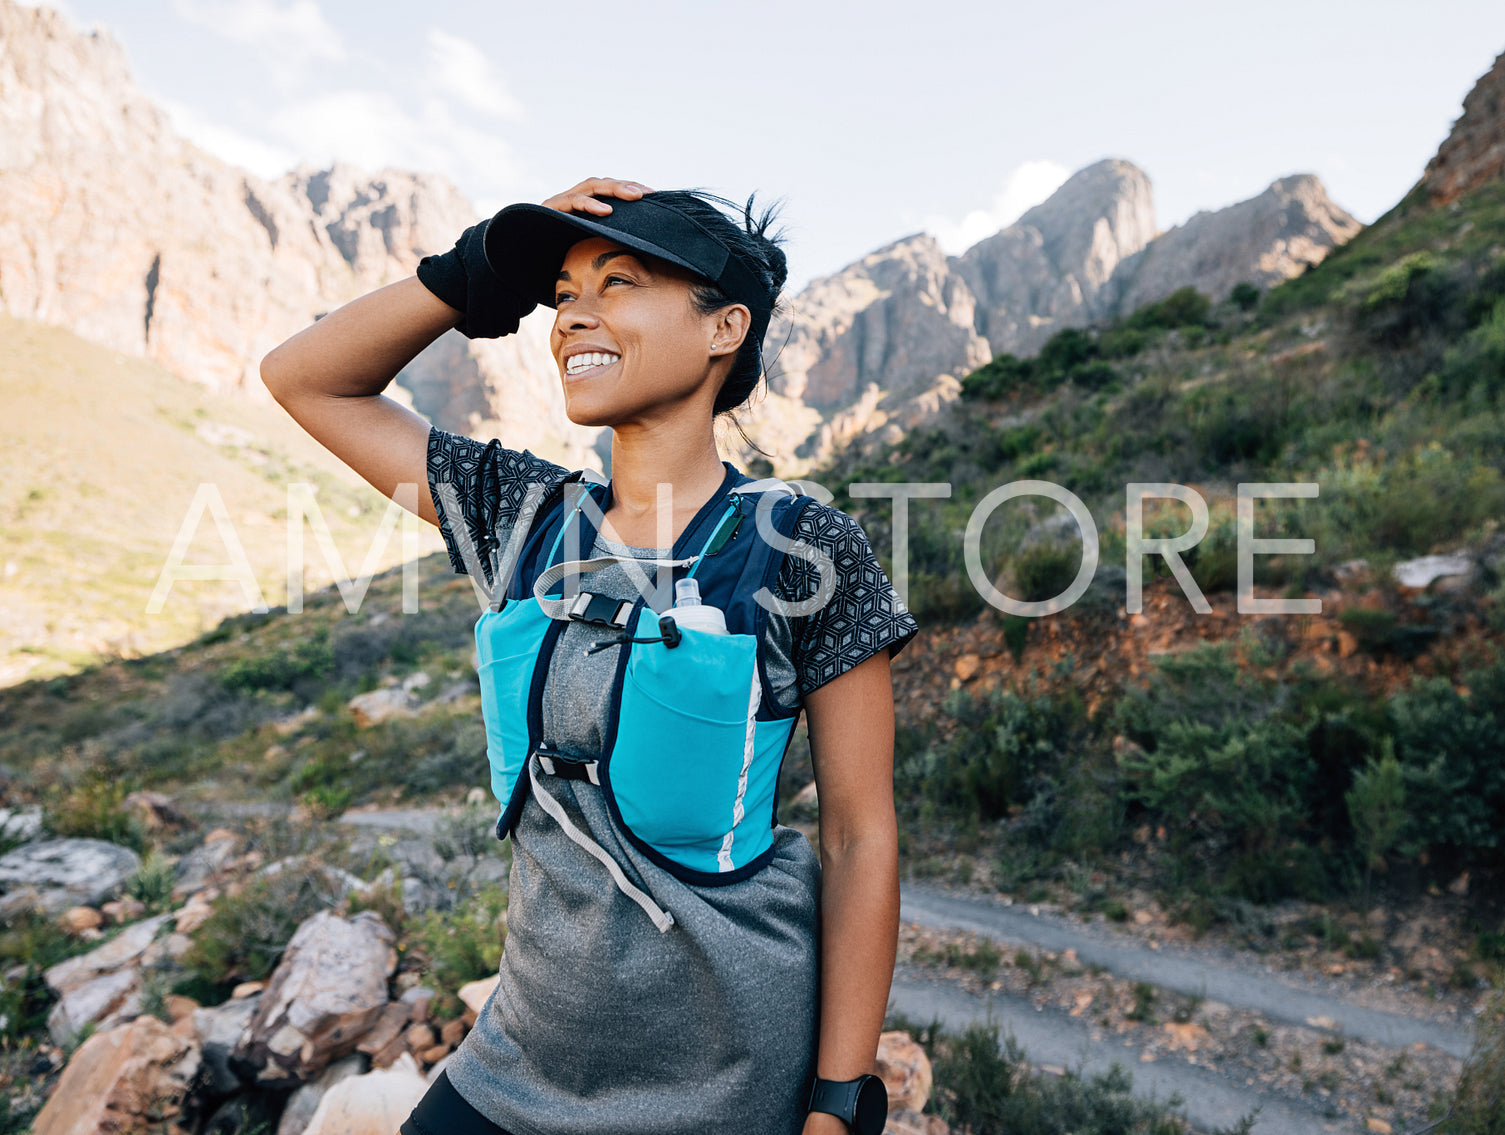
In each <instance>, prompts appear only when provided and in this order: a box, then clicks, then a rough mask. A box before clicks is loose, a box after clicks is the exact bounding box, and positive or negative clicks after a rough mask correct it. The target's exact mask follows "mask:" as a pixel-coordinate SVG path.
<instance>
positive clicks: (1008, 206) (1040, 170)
mask: <svg viewBox="0 0 1505 1135" xmlns="http://www.w3.org/2000/svg"><path fill="white" fill-rule="evenodd" d="M1068 176H1070V171H1069V170H1068V169H1067V168H1066V167H1065V166H1063V165H1058V164H1056V163H1055V162H1050V161H1031V162H1025V163H1024V164H1023V165H1021V166H1019V167H1017V168H1016V169H1015V170H1014V171H1013V172H1012V173H1011V174H1009V177H1008V181H1007V182H1005V184H1004V187H1003V190H1002V192H1000V193H998V194H997V195H996V196H995V197H994V198H993V203H992V205H991V206H989V207H988V208H986V209H973V210H972V211H971V212H970V213H968V214H967V215H966V216H965V217H963V218H962V219H961V220H959V221H954V220H952V219H951V218H950V217H942V216H939V215H935V214H932V215H931V216H928V217H926V218H925V221H924V227H925V231H926V232H929V233H933V234H934V236H935V238H936V240H938V241H939V242H940V245H941V248H943V249H944V250H945V251H946V252H947V253H948V254H950V255H952V256H957V255H960V254H961V253H963V252H965V251H966V250H967V249H969V248H971V247H972V246H973V245H974V244H976V243H977V242H978V241H980V240H982V239H984V238H985V237H990V236H992V235H993V234H994V233H996V232H997V231H998V230H999V229H1002V228H1006V227H1008V226H1009V225H1011V224H1013V223H1014V222H1015V221H1017V220H1018V219H1019V217H1020V216H1021V215H1022V214H1023V213H1024V212H1025V211H1026V210H1027V209H1030V208H1032V207H1033V206H1035V205H1038V204H1039V203H1040V202H1041V201H1044V200H1045V199H1046V198H1047V197H1049V196H1050V195H1051V194H1052V193H1054V192H1055V191H1056V190H1057V189H1059V188H1060V187H1061V183H1062V182H1063V181H1065V180H1066V178H1067V177H1068Z"/></svg>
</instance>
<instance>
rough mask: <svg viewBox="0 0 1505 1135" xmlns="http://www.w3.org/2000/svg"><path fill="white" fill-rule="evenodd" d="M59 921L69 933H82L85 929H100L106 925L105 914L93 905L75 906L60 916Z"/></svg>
mask: <svg viewBox="0 0 1505 1135" xmlns="http://www.w3.org/2000/svg"><path fill="white" fill-rule="evenodd" d="M58 922H60V923H61V924H62V927H63V929H64V930H66V931H68V933H69V934H75V935H76V934H82V933H83V932H84V931H85V930H98V929H99V928H100V927H101V926H103V925H104V922H105V916H104V915H103V914H101V913H100V912H99V911H97V910H95V909H94V908H93V907H92V906H73V907H69V908H68V909H67V910H65V911H63V913H62V914H61V915H59V916H58Z"/></svg>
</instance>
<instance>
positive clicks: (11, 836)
mask: <svg viewBox="0 0 1505 1135" xmlns="http://www.w3.org/2000/svg"><path fill="white" fill-rule="evenodd" d="M41 834H42V809H41V808H39V807H30V808H0V839H3V840H7V841H14V840H21V841H25V840H32V839H36V838H37V836H39V835H41Z"/></svg>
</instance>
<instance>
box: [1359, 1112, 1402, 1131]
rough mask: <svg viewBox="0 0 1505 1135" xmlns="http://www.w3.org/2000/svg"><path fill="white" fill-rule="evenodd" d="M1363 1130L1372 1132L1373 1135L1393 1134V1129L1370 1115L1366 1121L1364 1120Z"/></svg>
mask: <svg viewBox="0 0 1505 1135" xmlns="http://www.w3.org/2000/svg"><path fill="white" fill-rule="evenodd" d="M1364 1130H1365V1131H1373V1132H1374V1135H1391V1132H1393V1131H1394V1130H1395V1128H1393V1127H1391V1126H1390V1124H1388V1123H1386V1122H1385V1121H1384V1120H1383V1119H1380V1118H1379V1117H1378V1116H1373V1115H1371V1116H1370V1117H1369V1118H1368V1119H1366V1120H1364Z"/></svg>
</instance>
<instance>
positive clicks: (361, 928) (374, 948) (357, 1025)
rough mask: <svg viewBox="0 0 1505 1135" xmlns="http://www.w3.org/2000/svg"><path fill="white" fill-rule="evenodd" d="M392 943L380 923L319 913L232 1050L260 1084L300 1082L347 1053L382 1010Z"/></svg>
mask: <svg viewBox="0 0 1505 1135" xmlns="http://www.w3.org/2000/svg"><path fill="white" fill-rule="evenodd" d="M394 941H395V937H394V935H393V933H392V931H391V930H390V929H389V928H388V927H387V924H386V923H385V922H383V921H382V920H381V916H380V915H378V914H376V913H375V912H374V911H369V910H368V911H362V912H361V913H360V914H357V915H355V916H354V917H352V918H342V917H340V916H339V915H338V914H335V913H333V912H332V911H327V910H324V911H320V912H319V913H318V914H315V915H314V916H313V917H311V918H309V919H307V920H306V921H305V922H304V923H303V924H302V925H301V926H299V927H298V930H297V933H295V934H294V935H293V937H292V940H291V941H290V942H289V943H288V945H287V950H286V952H285V953H284V954H283V956H282V961H281V963H280V964H279V965H278V966H277V970H276V972H275V973H274V974H273V975H272V980H271V982H270V984H268V986H267V989H266V992H265V993H263V994H262V995H261V1001H260V1004H259V1005H258V1007H257V1011H256V1015H255V1017H254V1018H253V1019H252V1021H251V1027H250V1029H249V1030H248V1033H247V1035H246V1037H245V1038H244V1039H243V1040H242V1042H241V1044H240V1046H239V1047H238V1048H237V1049H236V1055H237V1056H238V1057H239V1058H242V1059H246V1060H248V1061H249V1062H250V1063H252V1064H255V1065H256V1066H258V1067H260V1068H261V1072H260V1073H259V1075H260V1078H261V1079H262V1080H299V1081H306V1080H308V1079H311V1078H312V1077H314V1076H316V1075H318V1074H319V1073H320V1072H322V1071H323V1070H324V1068H325V1067H326V1066H327V1065H328V1064H329V1062H330V1061H332V1060H338V1059H339V1058H340V1057H342V1056H345V1055H347V1054H349V1053H350V1052H352V1051H354V1049H355V1047H356V1045H357V1044H359V1043H360V1040H361V1037H362V1036H364V1035H365V1033H366V1031H367V1030H368V1029H370V1028H371V1026H372V1025H374V1024H375V1023H376V1021H377V1019H378V1018H379V1017H380V1016H381V1012H382V1008H383V1006H385V1005H386V1004H387V979H388V978H389V977H390V976H391V975H392V972H393V971H394V970H395V969H396V968H397V951H396V950H395V949H394V948H393V942H394Z"/></svg>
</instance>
